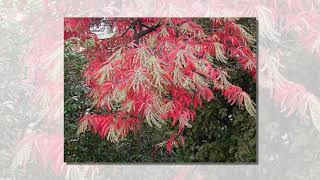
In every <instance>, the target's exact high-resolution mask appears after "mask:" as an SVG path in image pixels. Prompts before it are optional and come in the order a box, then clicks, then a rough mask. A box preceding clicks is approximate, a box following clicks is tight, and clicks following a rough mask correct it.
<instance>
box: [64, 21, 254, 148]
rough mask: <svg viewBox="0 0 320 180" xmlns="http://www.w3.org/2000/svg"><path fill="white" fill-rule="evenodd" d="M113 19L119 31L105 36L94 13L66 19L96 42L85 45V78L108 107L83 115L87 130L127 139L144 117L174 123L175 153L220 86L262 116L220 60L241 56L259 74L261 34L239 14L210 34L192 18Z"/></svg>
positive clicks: (68, 29)
mask: <svg viewBox="0 0 320 180" xmlns="http://www.w3.org/2000/svg"><path fill="white" fill-rule="evenodd" d="M95 20H96V19H95ZM92 21H93V20H92ZM108 22H109V23H110V24H111V25H112V26H113V27H115V28H114V29H116V32H115V36H114V37H111V38H109V39H103V40H100V39H98V38H97V36H95V35H94V34H92V33H90V32H89V24H90V19H66V21H65V39H66V40H68V39H70V37H75V38H78V41H80V44H81V43H82V44H85V43H86V42H87V41H92V42H93V43H94V45H93V46H90V47H88V48H87V49H86V50H85V51H83V53H84V54H85V55H86V57H87V58H88V59H89V63H88V65H87V67H86V70H85V72H84V77H85V78H86V84H87V86H88V87H89V88H90V93H89V96H90V97H91V98H92V99H93V102H94V105H95V107H96V108H97V109H101V110H105V112H106V113H104V114H88V115H85V116H84V117H82V119H81V120H80V121H81V123H80V127H79V130H80V132H82V131H84V130H86V128H89V129H91V130H92V131H93V132H95V133H98V134H99V135H100V137H101V138H107V139H108V140H110V141H119V140H121V139H122V138H124V137H126V135H127V134H128V133H129V132H132V131H135V130H136V129H138V128H139V127H140V124H141V123H143V122H146V123H148V124H149V125H150V126H155V127H158V128H161V127H162V126H163V125H164V124H167V123H170V124H171V125H172V127H173V128H172V129H173V130H172V132H171V135H170V137H169V139H168V140H167V141H166V149H167V151H168V152H170V151H171V150H172V147H173V145H175V146H178V145H179V143H178V142H180V143H181V144H183V143H184V138H183V136H182V131H183V130H184V129H185V128H190V127H191V124H192V122H193V121H194V120H195V116H196V113H195V109H196V108H197V107H199V106H201V105H202V101H203V100H206V101H211V100H214V95H213V92H214V91H216V92H219V93H221V94H222V95H223V96H225V98H226V99H227V100H228V101H229V102H230V103H231V104H235V103H237V105H239V106H244V107H245V108H246V109H247V111H248V112H249V113H250V114H251V115H253V116H255V107H254V103H253V102H252V101H251V99H250V97H249V95H248V94H247V93H245V92H244V91H242V89H241V88H240V87H238V86H236V85H232V84H231V83H230V82H229V81H228V73H227V71H228V69H226V68H222V67H217V66H216V65H217V64H228V63H229V61H234V60H235V61H237V62H238V63H239V64H240V65H241V67H242V68H243V70H245V71H247V72H249V73H250V74H251V75H252V77H253V79H255V78H256V55H255V53H254V52H253V51H252V50H251V49H250V45H251V43H253V41H254V38H253V37H252V36H251V35H250V34H249V33H248V32H246V29H245V28H244V27H243V26H241V25H238V24H237V23H236V21H235V20H233V19H228V18H216V19H212V26H211V28H212V30H211V31H210V32H205V31H204V29H203V28H202V26H201V25H199V24H197V23H196V22H195V21H194V19H191V18H109V19H108Z"/></svg>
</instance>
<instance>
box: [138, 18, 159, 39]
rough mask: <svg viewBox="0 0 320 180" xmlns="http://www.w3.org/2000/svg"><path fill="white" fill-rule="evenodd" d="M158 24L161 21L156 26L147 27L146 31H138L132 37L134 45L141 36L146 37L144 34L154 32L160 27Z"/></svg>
mask: <svg viewBox="0 0 320 180" xmlns="http://www.w3.org/2000/svg"><path fill="white" fill-rule="evenodd" d="M160 22H161V21H159V22H158V23H157V24H156V25H154V26H151V27H149V28H148V29H145V30H141V31H139V32H138V33H136V34H135V35H134V39H135V41H136V43H138V42H139V39H140V38H141V37H142V36H144V35H146V34H149V33H151V32H153V31H155V30H156V29H157V28H158V27H159V26H160ZM141 28H142V27H141Z"/></svg>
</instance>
